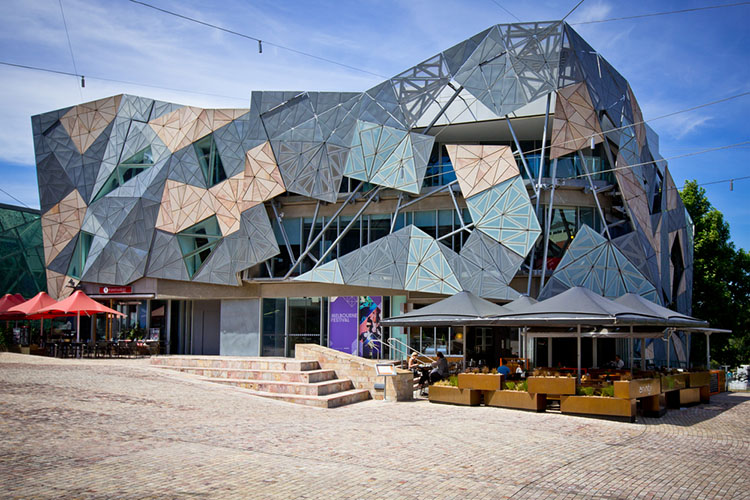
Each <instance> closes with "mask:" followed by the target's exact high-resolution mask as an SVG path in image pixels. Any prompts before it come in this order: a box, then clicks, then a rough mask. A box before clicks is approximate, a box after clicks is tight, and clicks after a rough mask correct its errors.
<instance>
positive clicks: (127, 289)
mask: <svg viewBox="0 0 750 500" xmlns="http://www.w3.org/2000/svg"><path fill="white" fill-rule="evenodd" d="M99 293H101V294H102V295H108V294H112V293H133V287H132V286H100V287H99Z"/></svg>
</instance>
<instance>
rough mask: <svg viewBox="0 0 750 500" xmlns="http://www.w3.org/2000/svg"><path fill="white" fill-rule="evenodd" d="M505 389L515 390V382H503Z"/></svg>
mask: <svg viewBox="0 0 750 500" xmlns="http://www.w3.org/2000/svg"><path fill="white" fill-rule="evenodd" d="M505 389H506V390H508V391H515V390H516V383H515V382H505Z"/></svg>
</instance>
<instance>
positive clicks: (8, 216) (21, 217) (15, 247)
mask: <svg viewBox="0 0 750 500" xmlns="http://www.w3.org/2000/svg"><path fill="white" fill-rule="evenodd" d="M45 290H47V277H46V273H45V268H44V244H43V242H42V222H41V218H40V216H39V214H38V213H35V212H32V211H26V210H24V209H20V208H19V209H15V208H11V207H0V292H1V293H0V294H6V293H20V294H21V295H23V296H24V297H27V298H29V297H33V296H34V295H36V294H37V293H39V292H41V291H45Z"/></svg>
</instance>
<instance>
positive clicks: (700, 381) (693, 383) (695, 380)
mask: <svg viewBox="0 0 750 500" xmlns="http://www.w3.org/2000/svg"><path fill="white" fill-rule="evenodd" d="M687 375H688V387H703V386H704V385H711V372H690V373H688V374H687Z"/></svg>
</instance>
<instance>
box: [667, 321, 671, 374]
mask: <svg viewBox="0 0 750 500" xmlns="http://www.w3.org/2000/svg"><path fill="white" fill-rule="evenodd" d="M671 339H672V330H669V329H668V330H667V368H670V367H671V363H670V359H669V355H670V354H671V353H670V352H669V351H671V349H670V348H669V341H670V340H671Z"/></svg>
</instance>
